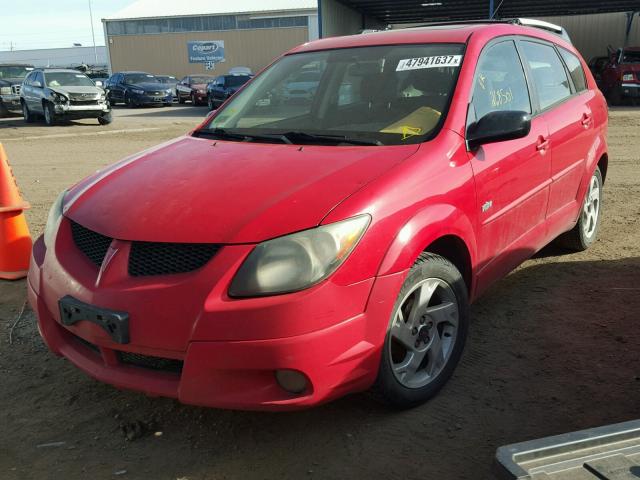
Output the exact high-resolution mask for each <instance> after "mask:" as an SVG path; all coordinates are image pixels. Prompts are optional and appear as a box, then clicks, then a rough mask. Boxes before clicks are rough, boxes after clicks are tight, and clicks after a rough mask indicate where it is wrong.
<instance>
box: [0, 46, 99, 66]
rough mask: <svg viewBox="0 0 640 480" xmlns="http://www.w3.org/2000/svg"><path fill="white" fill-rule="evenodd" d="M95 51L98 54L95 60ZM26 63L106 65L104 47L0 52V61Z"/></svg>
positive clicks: (36, 64) (41, 64)
mask: <svg viewBox="0 0 640 480" xmlns="http://www.w3.org/2000/svg"><path fill="white" fill-rule="evenodd" d="M95 53H97V54H98V61H97V62H96V56H95ZM10 62H15V63H28V64H31V65H35V66H36V67H70V66H75V65H79V64H81V63H86V64H88V65H106V63H107V56H106V49H105V47H96V50H95V52H94V50H93V47H68V48H41V49H37V50H13V51H3V52H0V63H10Z"/></svg>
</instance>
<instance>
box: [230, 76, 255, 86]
mask: <svg viewBox="0 0 640 480" xmlns="http://www.w3.org/2000/svg"><path fill="white" fill-rule="evenodd" d="M250 78H251V77H250V76H248V75H229V76H226V77H224V86H225V87H239V86H241V85H244V84H245V83H247V82H248V81H249V79H250Z"/></svg>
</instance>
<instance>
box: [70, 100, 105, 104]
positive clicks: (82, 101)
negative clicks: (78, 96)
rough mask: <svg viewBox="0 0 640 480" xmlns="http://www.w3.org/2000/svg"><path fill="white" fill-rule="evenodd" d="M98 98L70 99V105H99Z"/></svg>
mask: <svg viewBox="0 0 640 480" xmlns="http://www.w3.org/2000/svg"><path fill="white" fill-rule="evenodd" d="M97 104H98V101H97V100H69V105H97Z"/></svg>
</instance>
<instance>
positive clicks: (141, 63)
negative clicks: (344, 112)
mask: <svg viewBox="0 0 640 480" xmlns="http://www.w3.org/2000/svg"><path fill="white" fill-rule="evenodd" d="M102 21H103V23H104V27H105V28H104V30H105V44H106V46H107V56H108V60H109V65H110V69H111V71H112V72H117V71H125V70H142V71H146V72H150V73H153V74H158V75H160V74H165V75H174V76H176V77H178V78H181V77H183V76H185V75H188V74H192V73H209V74H212V75H221V74H224V73H226V72H227V71H228V70H229V69H231V68H233V67H238V66H242V67H249V68H251V69H252V70H253V71H254V72H257V71H259V70H260V69H261V68H263V67H265V66H266V65H268V64H269V63H270V62H271V61H272V60H273V59H274V58H276V57H277V56H278V55H281V54H282V53H283V52H285V51H287V50H289V49H290V48H292V47H294V46H296V45H299V44H301V43H304V42H306V41H308V40H310V39H315V38H317V37H318V33H317V32H318V17H317V0H269V1H259V0H233V1H225V2H221V1H210V0H209V1H206V0H189V1H188V2H175V1H173V2H166V1H163V0H138V1H137V2H135V3H133V4H132V5H130V6H129V7H127V8H125V9H124V10H122V11H120V12H118V13H117V14H116V15H114V16H112V17H109V18H105V19H103V20H102ZM211 40H216V41H223V42H224V52H225V61H224V62H222V63H216V64H215V65H214V66H213V70H207V68H206V66H205V64H203V63H190V62H189V54H188V49H187V44H188V42H192V41H211ZM209 67H211V65H209Z"/></svg>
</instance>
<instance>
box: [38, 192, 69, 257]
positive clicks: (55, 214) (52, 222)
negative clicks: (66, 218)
mask: <svg viewBox="0 0 640 480" xmlns="http://www.w3.org/2000/svg"><path fill="white" fill-rule="evenodd" d="M66 193H67V191H66V190H65V191H63V192H61V193H60V195H58V198H56V200H55V202H53V205H51V209H50V210H49V216H48V217H47V224H46V225H45V227H44V245H45V247H47V248H49V247H50V246H51V245H53V241H54V240H55V237H56V233H57V232H58V227H59V226H60V220H61V219H62V204H63V200H64V196H65V194H66Z"/></svg>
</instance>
